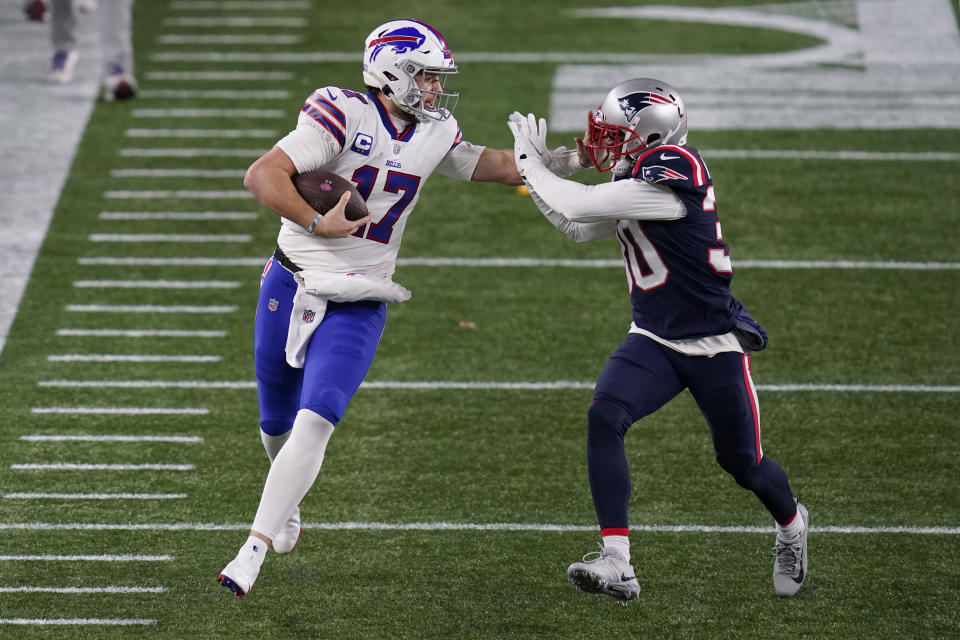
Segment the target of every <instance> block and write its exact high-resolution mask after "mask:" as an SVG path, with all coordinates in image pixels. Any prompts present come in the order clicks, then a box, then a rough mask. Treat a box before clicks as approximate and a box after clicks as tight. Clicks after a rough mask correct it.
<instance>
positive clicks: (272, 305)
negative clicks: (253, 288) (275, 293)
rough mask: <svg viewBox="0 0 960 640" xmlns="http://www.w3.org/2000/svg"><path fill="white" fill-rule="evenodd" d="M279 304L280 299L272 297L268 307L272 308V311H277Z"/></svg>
mask: <svg viewBox="0 0 960 640" xmlns="http://www.w3.org/2000/svg"><path fill="white" fill-rule="evenodd" d="M279 306H280V301H279V300H277V299H276V298H270V302H268V303H267V309H270V311H276V310H277V308H278V307H279Z"/></svg>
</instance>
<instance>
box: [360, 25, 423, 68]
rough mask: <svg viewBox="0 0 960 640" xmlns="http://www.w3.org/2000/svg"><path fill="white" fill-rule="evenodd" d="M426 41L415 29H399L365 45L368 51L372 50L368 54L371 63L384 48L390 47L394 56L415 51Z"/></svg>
mask: <svg viewBox="0 0 960 640" xmlns="http://www.w3.org/2000/svg"><path fill="white" fill-rule="evenodd" d="M426 39H427V37H426V36H425V35H423V34H422V33H420V31H419V30H418V29H416V28H415V27H400V28H399V29H395V30H394V31H388V32H387V33H384V34H383V35H382V36H380V37H379V38H375V39H373V40H371V41H370V44H369V45H367V48H368V49H373V52H372V53H371V54H370V61H371V62H373V61H374V60H376V59H377V56H378V55H379V54H380V52H381V51H383V50H384V49H385V48H387V47H390V48H392V49H393V52H394V53H396V54H401V53H407V52H409V51H416V50H417V49H419V48H420V45H422V44H423V43H424V41H425V40H426Z"/></svg>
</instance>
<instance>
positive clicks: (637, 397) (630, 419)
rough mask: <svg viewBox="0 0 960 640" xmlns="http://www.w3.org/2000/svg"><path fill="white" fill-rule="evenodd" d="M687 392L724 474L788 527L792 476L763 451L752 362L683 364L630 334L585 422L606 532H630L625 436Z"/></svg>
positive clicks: (726, 357) (732, 356) (718, 358)
mask: <svg viewBox="0 0 960 640" xmlns="http://www.w3.org/2000/svg"><path fill="white" fill-rule="evenodd" d="M684 389H690V393H691V394H692V395H693V398H694V400H696V402H697V405H698V406H699V407H700V411H701V413H703V416H704V417H705V418H706V420H707V424H708V425H709V427H710V433H711V435H712V436H713V449H714V453H715V454H716V458H717V462H718V463H719V464H720V466H721V467H722V468H723V469H724V470H725V471H727V472H728V473H730V474H731V475H732V476H733V477H734V479H735V480H736V481H737V483H738V484H740V486H742V487H744V488H746V489H749V490H751V491H753V492H754V494H756V496H757V497H758V498H759V499H760V501H761V502H762V503H763V504H764V506H765V507H766V508H767V510H768V511H770V513H771V515H773V517H774V519H775V520H776V521H777V522H780V523H781V524H786V523H787V522H789V521H790V519H791V518H793V516H794V514H795V513H796V503H795V500H794V497H793V492H792V491H791V490H790V484H789V482H788V481H787V476H786V474H785V473H784V471H783V469H781V468H780V466H779V465H778V464H777V463H776V462H774V461H773V460H771V459H770V458H767V457H766V456H764V455H763V451H762V449H761V448H760V414H759V408H758V405H757V397H756V393H755V389H754V387H753V381H752V380H751V377H750V356H748V355H745V354H742V353H735V352H727V353H720V354H717V355H715V356H713V357H710V358H708V357H704V356H685V355H683V354H681V353H679V352H677V351H674V350H673V349H670V348H668V347H665V346H663V345H661V344H659V343H657V342H656V341H654V340H651V339H650V338H648V337H646V336H643V335H640V334H634V333H631V334H628V335H627V337H626V339H625V340H624V341H623V342H622V343H621V344H620V346H619V347H618V348H617V349H616V350H615V351H614V352H613V354H612V355H611V356H610V359H609V360H608V361H607V364H606V366H605V367H604V369H603V371H602V372H601V373H600V377H599V379H598V380H597V385H596V388H595V390H594V396H593V404H592V405H591V406H590V409H589V411H588V414H587V416H588V421H587V472H588V476H589V479H590V491H591V493H592V494H593V502H594V506H595V507H596V510H597V519H598V520H599V523H600V527H601V529H607V528H627V527H628V516H627V507H628V503H629V502H630V491H631V486H630V470H629V468H628V466H627V458H626V454H625V453H624V443H623V439H624V435H625V434H626V432H627V429H629V428H630V426H631V425H632V424H633V423H634V422H636V421H637V420H639V419H640V418H642V417H644V416H646V415H649V414H651V413H653V412H654V411H656V410H657V409H659V408H660V407H662V406H663V405H664V404H666V403H667V402H668V401H669V400H670V399H671V398H674V397H675V396H677V395H678V394H679V393H680V392H681V391H683V390H684Z"/></svg>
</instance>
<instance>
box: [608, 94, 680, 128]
mask: <svg viewBox="0 0 960 640" xmlns="http://www.w3.org/2000/svg"><path fill="white" fill-rule="evenodd" d="M617 104H618V105H619V106H620V110H621V111H623V116H624V117H625V118H626V119H627V122H631V121H632V120H633V118H634V116H636V115H637V114H638V113H640V111H641V110H643V109H645V108H647V107H649V106H650V105H653V104H676V103H675V102H673V101H672V100H670V99H669V98H667V97H665V96H661V95H658V94H656V93H650V92H648V91H638V92H636V93H631V94H629V95H626V96H623V97H622V98H618V99H617Z"/></svg>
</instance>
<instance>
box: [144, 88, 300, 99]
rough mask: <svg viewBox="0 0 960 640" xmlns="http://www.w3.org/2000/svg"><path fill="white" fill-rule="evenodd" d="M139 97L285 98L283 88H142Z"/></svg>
mask: <svg viewBox="0 0 960 640" xmlns="http://www.w3.org/2000/svg"><path fill="white" fill-rule="evenodd" d="M139 95H140V97H141V98H149V99H154V98H173V99H178V100H286V99H288V98H289V97H290V92H289V91H286V90H284V89H275V90H269V89H267V90H262V91H250V90H246V89H193V90H191V89H143V90H141V91H140V92H139Z"/></svg>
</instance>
